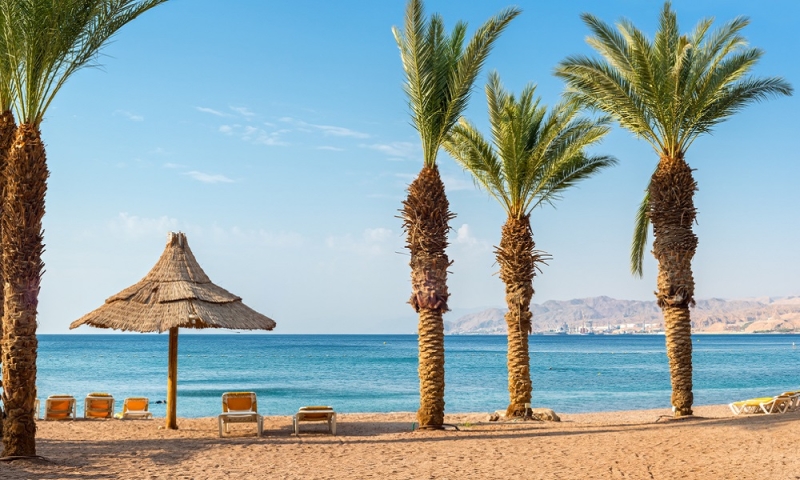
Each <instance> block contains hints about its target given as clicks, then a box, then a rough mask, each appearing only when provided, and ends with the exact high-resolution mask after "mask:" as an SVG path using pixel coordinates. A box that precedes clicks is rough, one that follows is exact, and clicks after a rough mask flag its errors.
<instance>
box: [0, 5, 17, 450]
mask: <svg viewBox="0 0 800 480" xmlns="http://www.w3.org/2000/svg"><path fill="white" fill-rule="evenodd" d="M1 21H2V18H0V22H1ZM0 28H2V27H0ZM4 51H5V44H4V43H3V41H2V38H0V192H2V191H3V189H5V184H6V176H5V170H6V162H7V160H8V151H9V148H11V142H12V141H13V140H14V134H15V133H16V131H17V122H16V120H15V119H14V112H13V110H12V105H13V102H14V96H13V94H12V90H11V72H13V70H14V67H12V66H11V62H10V59H9V57H8V55H5V54H3V53H2V52H4ZM2 217H3V203H2V199H0V218H2ZM0 225H2V221H0ZM0 239H2V234H0ZM0 241H1V240H0ZM0 248H1V247H0ZM0 285H3V265H2V262H0ZM2 338H3V291H2V288H0V364H2V362H3V355H2V349H3V344H2V340H1V339H2ZM2 418H3V409H2V408H0V438H2V437H3V422H2Z"/></svg>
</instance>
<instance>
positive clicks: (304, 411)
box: [292, 406, 336, 435]
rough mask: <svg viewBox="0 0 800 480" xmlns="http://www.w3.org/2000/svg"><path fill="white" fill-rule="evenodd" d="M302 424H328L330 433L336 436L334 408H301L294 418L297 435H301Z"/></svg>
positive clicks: (293, 422)
mask: <svg viewBox="0 0 800 480" xmlns="http://www.w3.org/2000/svg"><path fill="white" fill-rule="evenodd" d="M300 422H326V423H327V424H328V432H329V433H330V434H331V435H336V411H335V410H334V409H333V408H332V407H327V406H326V407H323V406H313V407H301V408H300V410H298V411H297V413H295V414H294V417H292V424H293V426H294V434H295V435H300Z"/></svg>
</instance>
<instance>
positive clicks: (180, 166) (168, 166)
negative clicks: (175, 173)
mask: <svg viewBox="0 0 800 480" xmlns="http://www.w3.org/2000/svg"><path fill="white" fill-rule="evenodd" d="M163 167H164V168H171V169H177V168H186V165H181V164H180V163H171V162H167V163H165V164H164V165H163Z"/></svg>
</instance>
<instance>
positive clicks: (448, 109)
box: [392, 0, 520, 166]
mask: <svg viewBox="0 0 800 480" xmlns="http://www.w3.org/2000/svg"><path fill="white" fill-rule="evenodd" d="M519 13H520V10H518V9H516V8H508V9H505V10H503V11H501V12H500V13H499V14H497V15H496V16H494V17H492V18H490V19H489V20H488V21H487V22H486V23H485V24H483V25H482V26H481V27H480V28H478V30H477V31H476V32H475V33H474V34H473V36H472V38H471V39H470V40H469V42H467V44H466V46H465V45H464V44H465V41H466V39H467V35H466V32H467V25H466V24H465V23H463V22H459V23H457V24H456V26H455V27H454V28H453V30H452V31H451V32H450V34H447V33H446V31H445V27H444V21H443V19H442V17H441V16H440V15H437V14H434V15H431V17H430V19H429V20H425V16H424V11H423V5H422V1H421V0H410V1H409V2H408V7H407V8H406V20H405V28H404V30H400V29H398V28H396V27H395V28H393V29H392V31H393V33H394V37H395V41H396V42H397V45H398V47H399V49H400V58H401V60H402V63H403V70H404V72H405V75H406V82H405V85H404V87H403V88H404V91H405V93H406V95H407V97H408V103H409V108H410V110H411V120H412V124H413V125H414V127H415V128H416V129H417V131H418V132H419V134H420V140H421V141H422V151H423V161H424V163H425V165H427V166H433V165H435V164H436V157H437V154H438V151H439V148H440V147H441V146H442V144H443V143H444V141H445V139H446V138H447V136H448V135H449V132H450V130H451V129H452V128H453V127H454V126H455V124H456V123H457V122H458V119H459V117H460V116H461V114H462V113H463V112H464V110H465V109H466V107H467V103H468V102H469V97H470V93H471V90H472V86H473V84H474V83H475V78H476V77H477V76H478V73H479V72H480V69H481V67H482V66H483V64H484V62H485V60H486V57H487V56H488V55H489V52H490V51H491V49H492V45H493V44H494V42H495V41H496V40H497V38H498V37H499V36H500V34H501V33H502V32H503V30H504V29H505V28H506V26H507V25H508V23H509V22H510V21H511V20H512V19H513V18H514V17H516V16H517V15H519Z"/></svg>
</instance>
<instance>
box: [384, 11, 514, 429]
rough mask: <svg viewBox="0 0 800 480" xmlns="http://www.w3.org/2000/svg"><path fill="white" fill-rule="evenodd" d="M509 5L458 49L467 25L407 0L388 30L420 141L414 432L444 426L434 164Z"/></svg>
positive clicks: (411, 203) (441, 206)
mask: <svg viewBox="0 0 800 480" xmlns="http://www.w3.org/2000/svg"><path fill="white" fill-rule="evenodd" d="M519 13H520V12H519V10H517V9H514V8H509V9H506V10H503V11H502V12H500V13H499V14H498V15H497V16H495V17H493V18H491V19H489V20H488V21H487V22H486V23H485V24H484V25H483V26H481V27H480V28H479V29H478V30H477V31H476V32H475V34H474V36H473V37H472V39H471V40H470V41H469V43H468V44H467V46H466V48H464V41H465V39H466V30H467V25H466V24H465V23H463V22H458V23H457V24H456V26H455V27H454V28H453V31H452V32H451V33H450V34H449V35H448V34H446V33H445V28H444V21H443V20H442V17H441V16H440V15H438V14H434V15H432V16H431V18H430V19H429V20H426V19H425V18H424V13H423V6H422V1H421V0H409V2H408V7H407V9H406V18H405V31H401V30H399V29H398V28H397V27H393V28H392V32H393V33H394V37H395V40H396V41H397V45H398V47H399V48H400V58H401V59H402V61H403V70H404V71H405V76H406V83H405V85H404V89H405V92H406V94H407V95H408V103H409V107H410V109H411V119H412V123H413V125H414V127H415V128H416V129H417V131H418V132H419V135H420V139H421V141H422V155H423V166H422V171H420V173H419V175H418V176H417V178H416V179H415V180H414V181H413V182H411V185H409V187H408V197H407V199H406V200H405V201H403V208H402V209H401V210H400V212H401V214H402V215H401V218H402V219H403V229H404V230H405V231H406V235H407V237H406V247H407V248H408V249H409V250H410V251H411V262H410V266H411V299H410V300H409V303H410V304H411V306H412V307H414V310H415V311H416V312H417V313H418V315H419V324H418V335H419V383H420V399H419V400H420V407H419V410H418V411H417V420H418V422H419V426H420V428H441V427H442V424H443V423H444V324H443V322H442V315H443V314H444V312H447V311H448V308H447V300H448V298H449V296H450V294H449V293H448V292H447V267H448V266H450V264H451V262H450V261H449V260H448V258H447V254H446V253H445V248H446V247H447V232H448V230H449V229H450V227H449V225H448V222H449V221H450V219H452V218H454V216H455V215H453V213H451V212H450V210H449V203H448V202H447V197H446V196H445V192H444V184H443V183H442V179H441V177H440V175H439V169H438V167H437V166H436V156H437V154H438V152H439V148H440V147H441V145H442V143H443V142H444V140H445V138H446V137H447V135H448V133H449V132H450V129H451V128H452V127H453V125H455V123H456V122H457V121H458V118H459V117H460V116H461V113H462V112H463V111H464V109H465V108H466V106H467V102H468V100H469V95H470V91H471V90H472V85H473V83H474V82H475V78H476V77H477V76H478V73H479V71H480V68H481V66H482V65H483V63H484V61H485V59H486V57H487V56H488V55H489V51H490V50H491V48H492V44H493V43H494V41H495V40H496V39H497V38H498V37H499V36H500V33H501V32H502V31H503V30H504V29H505V27H506V26H507V25H508V23H509V22H510V21H511V20H512V19H513V18H514V17H516V16H517V15H518V14H519Z"/></svg>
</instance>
